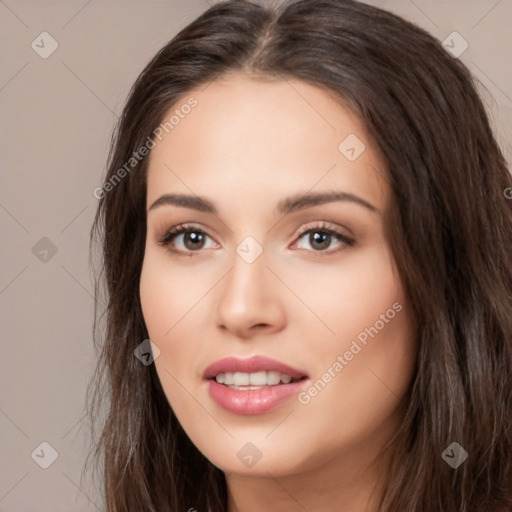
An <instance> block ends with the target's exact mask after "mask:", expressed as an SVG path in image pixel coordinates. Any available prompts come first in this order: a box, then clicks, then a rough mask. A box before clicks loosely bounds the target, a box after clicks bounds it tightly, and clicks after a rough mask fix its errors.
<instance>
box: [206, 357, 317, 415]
mask: <svg viewBox="0 0 512 512" xmlns="http://www.w3.org/2000/svg"><path fill="white" fill-rule="evenodd" d="M203 379H204V380H206V381H207V388H208V391H209V394H210V396H211V398H212V399H213V400H214V401H215V402H216V403H217V404H218V405H220V406H221V407H223V408H224V409H226V410H227V411H230V412H232V413H235V414H246V415H247V414H262V413H265V412H267V411H269V410H271V409H273V408H274V407H277V406H278V405H279V404H281V403H283V402H285V401H286V400H288V399H289V398H291V397H292V396H293V395H295V394H297V393H298V392H299V391H300V389H301V388H302V387H303V381H306V380H308V379H309V377H308V375H307V374H306V373H305V372H304V371H302V370H298V369H296V368H292V367H291V366H288V365H286V364H284V363H281V362H279V361H276V360H275V359H270V358H267V357H263V356H253V357H251V358H249V359H239V358H235V357H227V358H224V359H221V360H219V361H217V362H215V363H213V364H212V365H210V366H209V367H208V368H207V369H206V370H205V372H204V374H203Z"/></svg>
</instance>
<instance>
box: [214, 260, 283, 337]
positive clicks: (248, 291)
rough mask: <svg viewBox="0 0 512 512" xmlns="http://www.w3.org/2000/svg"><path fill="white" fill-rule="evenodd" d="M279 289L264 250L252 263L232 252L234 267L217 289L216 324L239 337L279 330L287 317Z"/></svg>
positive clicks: (280, 285) (280, 286)
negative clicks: (268, 265) (233, 254)
mask: <svg viewBox="0 0 512 512" xmlns="http://www.w3.org/2000/svg"><path fill="white" fill-rule="evenodd" d="M281 290H282V284H281V283H280V281H279V279H277V277H276V276H275V275H274V273H273V272H272V271H270V270H269V268H267V259H266V256H265V251H263V253H262V254H261V255H260V256H259V257H258V258H257V259H256V260H255V261H253V262H252V263H247V262H246V261H245V260H244V259H243V258H241V257H240V256H239V255H238V254H235V257H234V260H233V267H232V268H231V270H230V271H229V272H228V273H227V275H226V276H225V278H224V279H223V280H222V282H221V283H220V284H219V287H218V289H217V293H218V297H217V298H218V301H217V308H216V316H217V318H216V322H217V325H218V326H219V328H220V329H223V330H226V331H229V332H230V333H231V334H232V335H233V336H235V337H237V338H242V339H249V338H251V337H253V336H254V335H259V334H270V333H275V332H278V331H280V330H281V329H283V326H284V324H285V320H286V315H285V310H284V304H283V300H282V299H283V297H281V296H280V295H279V294H280V293H281Z"/></svg>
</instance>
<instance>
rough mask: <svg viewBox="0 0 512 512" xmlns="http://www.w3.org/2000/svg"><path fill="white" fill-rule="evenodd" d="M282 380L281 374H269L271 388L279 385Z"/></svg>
mask: <svg viewBox="0 0 512 512" xmlns="http://www.w3.org/2000/svg"><path fill="white" fill-rule="evenodd" d="M280 380H281V377H280V373H279V372H267V384H268V385H269V386H275V385H276V384H279V381H280Z"/></svg>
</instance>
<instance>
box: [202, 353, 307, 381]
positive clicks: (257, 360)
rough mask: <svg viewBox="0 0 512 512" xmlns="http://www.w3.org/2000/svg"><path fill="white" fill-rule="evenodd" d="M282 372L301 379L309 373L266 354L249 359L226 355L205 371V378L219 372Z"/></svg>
mask: <svg viewBox="0 0 512 512" xmlns="http://www.w3.org/2000/svg"><path fill="white" fill-rule="evenodd" d="M262 371H267V372H272V371H273V372H280V373H284V374H286V375H289V376H290V377H291V378H292V379H300V378H301V377H307V374H306V373H305V372H303V371H301V370H297V369H296V368H292V367H291V366H288V365H287V364H284V363H281V362H280V361H276V360H275V359H270V358H269V357H264V356H253V357H250V358H248V359H240V358H237V357H225V358H223V359H219V360H218V361H215V362H214V363H213V364H211V365H210V366H208V368H206V370H205V371H204V373H203V378H204V379H213V378H215V377H216V376H217V375H218V374H219V373H228V372H229V373H236V372H242V373H255V372H262Z"/></svg>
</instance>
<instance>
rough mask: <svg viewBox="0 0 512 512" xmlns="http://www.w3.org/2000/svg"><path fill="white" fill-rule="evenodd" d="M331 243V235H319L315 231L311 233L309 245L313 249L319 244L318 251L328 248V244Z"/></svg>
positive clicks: (319, 233)
mask: <svg viewBox="0 0 512 512" xmlns="http://www.w3.org/2000/svg"><path fill="white" fill-rule="evenodd" d="M330 241H331V235H330V234H329V233H321V232H319V231H316V232H314V233H311V235H310V241H309V242H310V244H311V246H312V247H314V244H315V243H316V244H320V247H319V248H320V249H325V248H327V247H329V242H330Z"/></svg>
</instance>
